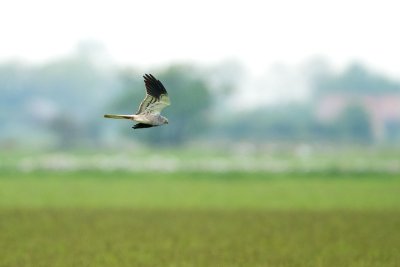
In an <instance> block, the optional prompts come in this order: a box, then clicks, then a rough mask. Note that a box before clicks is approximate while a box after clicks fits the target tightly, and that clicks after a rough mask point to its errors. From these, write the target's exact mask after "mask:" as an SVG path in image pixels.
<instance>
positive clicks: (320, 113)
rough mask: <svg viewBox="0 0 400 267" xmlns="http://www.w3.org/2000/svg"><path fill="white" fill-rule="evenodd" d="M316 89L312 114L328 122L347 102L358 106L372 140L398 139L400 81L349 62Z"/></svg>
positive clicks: (339, 112) (399, 135)
mask: <svg viewBox="0 0 400 267" xmlns="http://www.w3.org/2000/svg"><path fill="white" fill-rule="evenodd" d="M316 89H317V91H316V99H315V100H316V110H315V112H316V116H317V118H318V119H319V120H320V121H322V122H332V121H334V120H335V119H337V118H338V117H339V116H340V115H342V114H343V112H344V111H345V110H346V109H347V108H349V107H350V106H359V107H362V108H363V109H364V110H365V112H366V113H367V114H368V116H369V118H370V125H371V128H372V129H371V130H372V134H373V137H374V139H375V140H376V141H382V140H388V139H400V83H396V82H392V81H389V80H387V79H385V78H382V77H380V76H377V75H372V74H370V73H368V72H367V71H366V70H365V69H363V68H362V67H360V66H353V67H351V68H350V69H349V70H347V71H346V72H345V73H344V74H343V75H341V76H338V77H328V78H327V79H324V80H321V81H320V83H319V84H318V86H317V88H316Z"/></svg>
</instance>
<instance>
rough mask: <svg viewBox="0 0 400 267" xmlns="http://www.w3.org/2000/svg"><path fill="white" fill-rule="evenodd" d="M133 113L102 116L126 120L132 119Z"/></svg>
mask: <svg viewBox="0 0 400 267" xmlns="http://www.w3.org/2000/svg"><path fill="white" fill-rule="evenodd" d="M134 116H135V115H114V114H106V115H104V118H109V119H127V120H132V119H133V118H134Z"/></svg>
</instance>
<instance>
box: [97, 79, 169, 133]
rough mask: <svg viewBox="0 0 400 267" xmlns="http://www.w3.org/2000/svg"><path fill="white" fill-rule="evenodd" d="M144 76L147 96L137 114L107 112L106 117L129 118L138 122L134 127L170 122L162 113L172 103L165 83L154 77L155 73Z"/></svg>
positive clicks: (146, 126) (147, 126)
mask: <svg viewBox="0 0 400 267" xmlns="http://www.w3.org/2000/svg"><path fill="white" fill-rule="evenodd" d="M143 78H144V84H145V87H146V96H145V98H144V99H143V101H142V103H141V104H140V106H139V109H138V111H137V112H136V114H132V115H114V114H106V115H104V118H111V119H127V120H133V121H136V122H138V123H137V124H135V125H134V126H133V127H132V128H133V129H140V128H150V127H155V126H160V125H163V124H168V119H167V118H165V117H163V116H161V114H160V113H161V111H162V110H163V109H164V108H165V107H167V106H169V105H170V104H171V102H170V101H169V97H168V93H167V90H165V87H164V85H163V84H162V83H161V82H160V81H159V80H157V79H156V78H154V76H153V75H151V74H145V75H144V76H143Z"/></svg>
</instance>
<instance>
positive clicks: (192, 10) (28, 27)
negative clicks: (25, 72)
mask: <svg viewBox="0 0 400 267" xmlns="http://www.w3.org/2000/svg"><path fill="white" fill-rule="evenodd" d="M399 10H400V4H399V1H395V0H393V1H389V0H379V1H368V0H367V1H365V0H364V1H352V0H335V1H323V0H303V1H295V0H294V1H289V0H279V1H261V0H260V1H252V0H246V1H234V0H231V1H218V0H202V1H183V0H182V1H180V0H168V1H163V0H157V1H143V0H142V1H129V0H126V1H124V0H103V1H102V0H95V1H92V0H86V1H85V0H67V1H57V0H35V1H30V0H3V1H1V9H0V33H1V35H0V38H1V39H0V61H5V60H9V59H14V58H18V59H23V60H28V61H33V62H41V61H45V60H48V59H50V58H53V57H56V56H61V55H65V54H67V53H70V52H71V51H73V49H74V48H75V47H76V45H77V43H79V42H80V41H86V40H92V41H98V42H100V43H102V44H104V46H105V48H106V49H107V51H108V52H109V54H110V55H111V57H112V58H113V59H114V60H115V61H117V62H120V63H126V64H132V65H141V66H151V65H154V64H164V63H168V62H171V61H191V62H200V63H216V62H219V61H221V60H224V59H235V60H236V59H237V60H238V61H240V62H242V63H244V64H245V66H246V67H247V68H248V69H249V70H250V71H252V72H255V73H262V72H264V71H265V70H266V69H267V68H268V67H269V66H270V65H271V64H273V63H276V62H280V63H283V64H288V65H295V64H299V63H300V62H303V61H304V60H307V59H308V58H310V57H312V56H324V57H326V58H327V59H328V60H329V61H330V62H331V63H332V64H333V65H334V66H337V67H341V66H344V65H345V64H347V63H348V62H350V61H353V60H359V61H361V62H363V63H366V64H368V65H369V66H372V67H373V68H375V69H377V70H379V71H383V72H386V73H387V74H389V75H391V76H397V77H400V60H399V51H400V37H399V29H398V27H399V25H400V16H399Z"/></svg>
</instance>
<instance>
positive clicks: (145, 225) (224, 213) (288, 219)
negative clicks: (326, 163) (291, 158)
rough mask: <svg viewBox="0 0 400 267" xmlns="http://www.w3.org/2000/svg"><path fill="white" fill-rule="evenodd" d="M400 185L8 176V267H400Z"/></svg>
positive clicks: (2, 252) (347, 177) (339, 178)
mask: <svg viewBox="0 0 400 267" xmlns="http://www.w3.org/2000/svg"><path fill="white" fill-rule="evenodd" d="M399 227H400V175H399V174H388V173H351V172H350V173H334V172H333V173H319V172H315V173H290V174H287V173H286V174H271V173H247V172H232V173H217V172H178V173H174V172H172V173H161V172H160V173H130V172H123V171H119V172H102V171H77V172H56V171H36V172H30V173H22V172H18V171H11V170H7V171H3V172H1V173H0V266H49V267H50V266H52V267H53V266H60V267H61V266H96V267H98V266H118V267H121V266H281V267H289V266H305V267H306V266H307V267H308V266H335V267H336V266H360V267H361V266H393V267H395V266H400V234H399V230H400V228H399Z"/></svg>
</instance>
